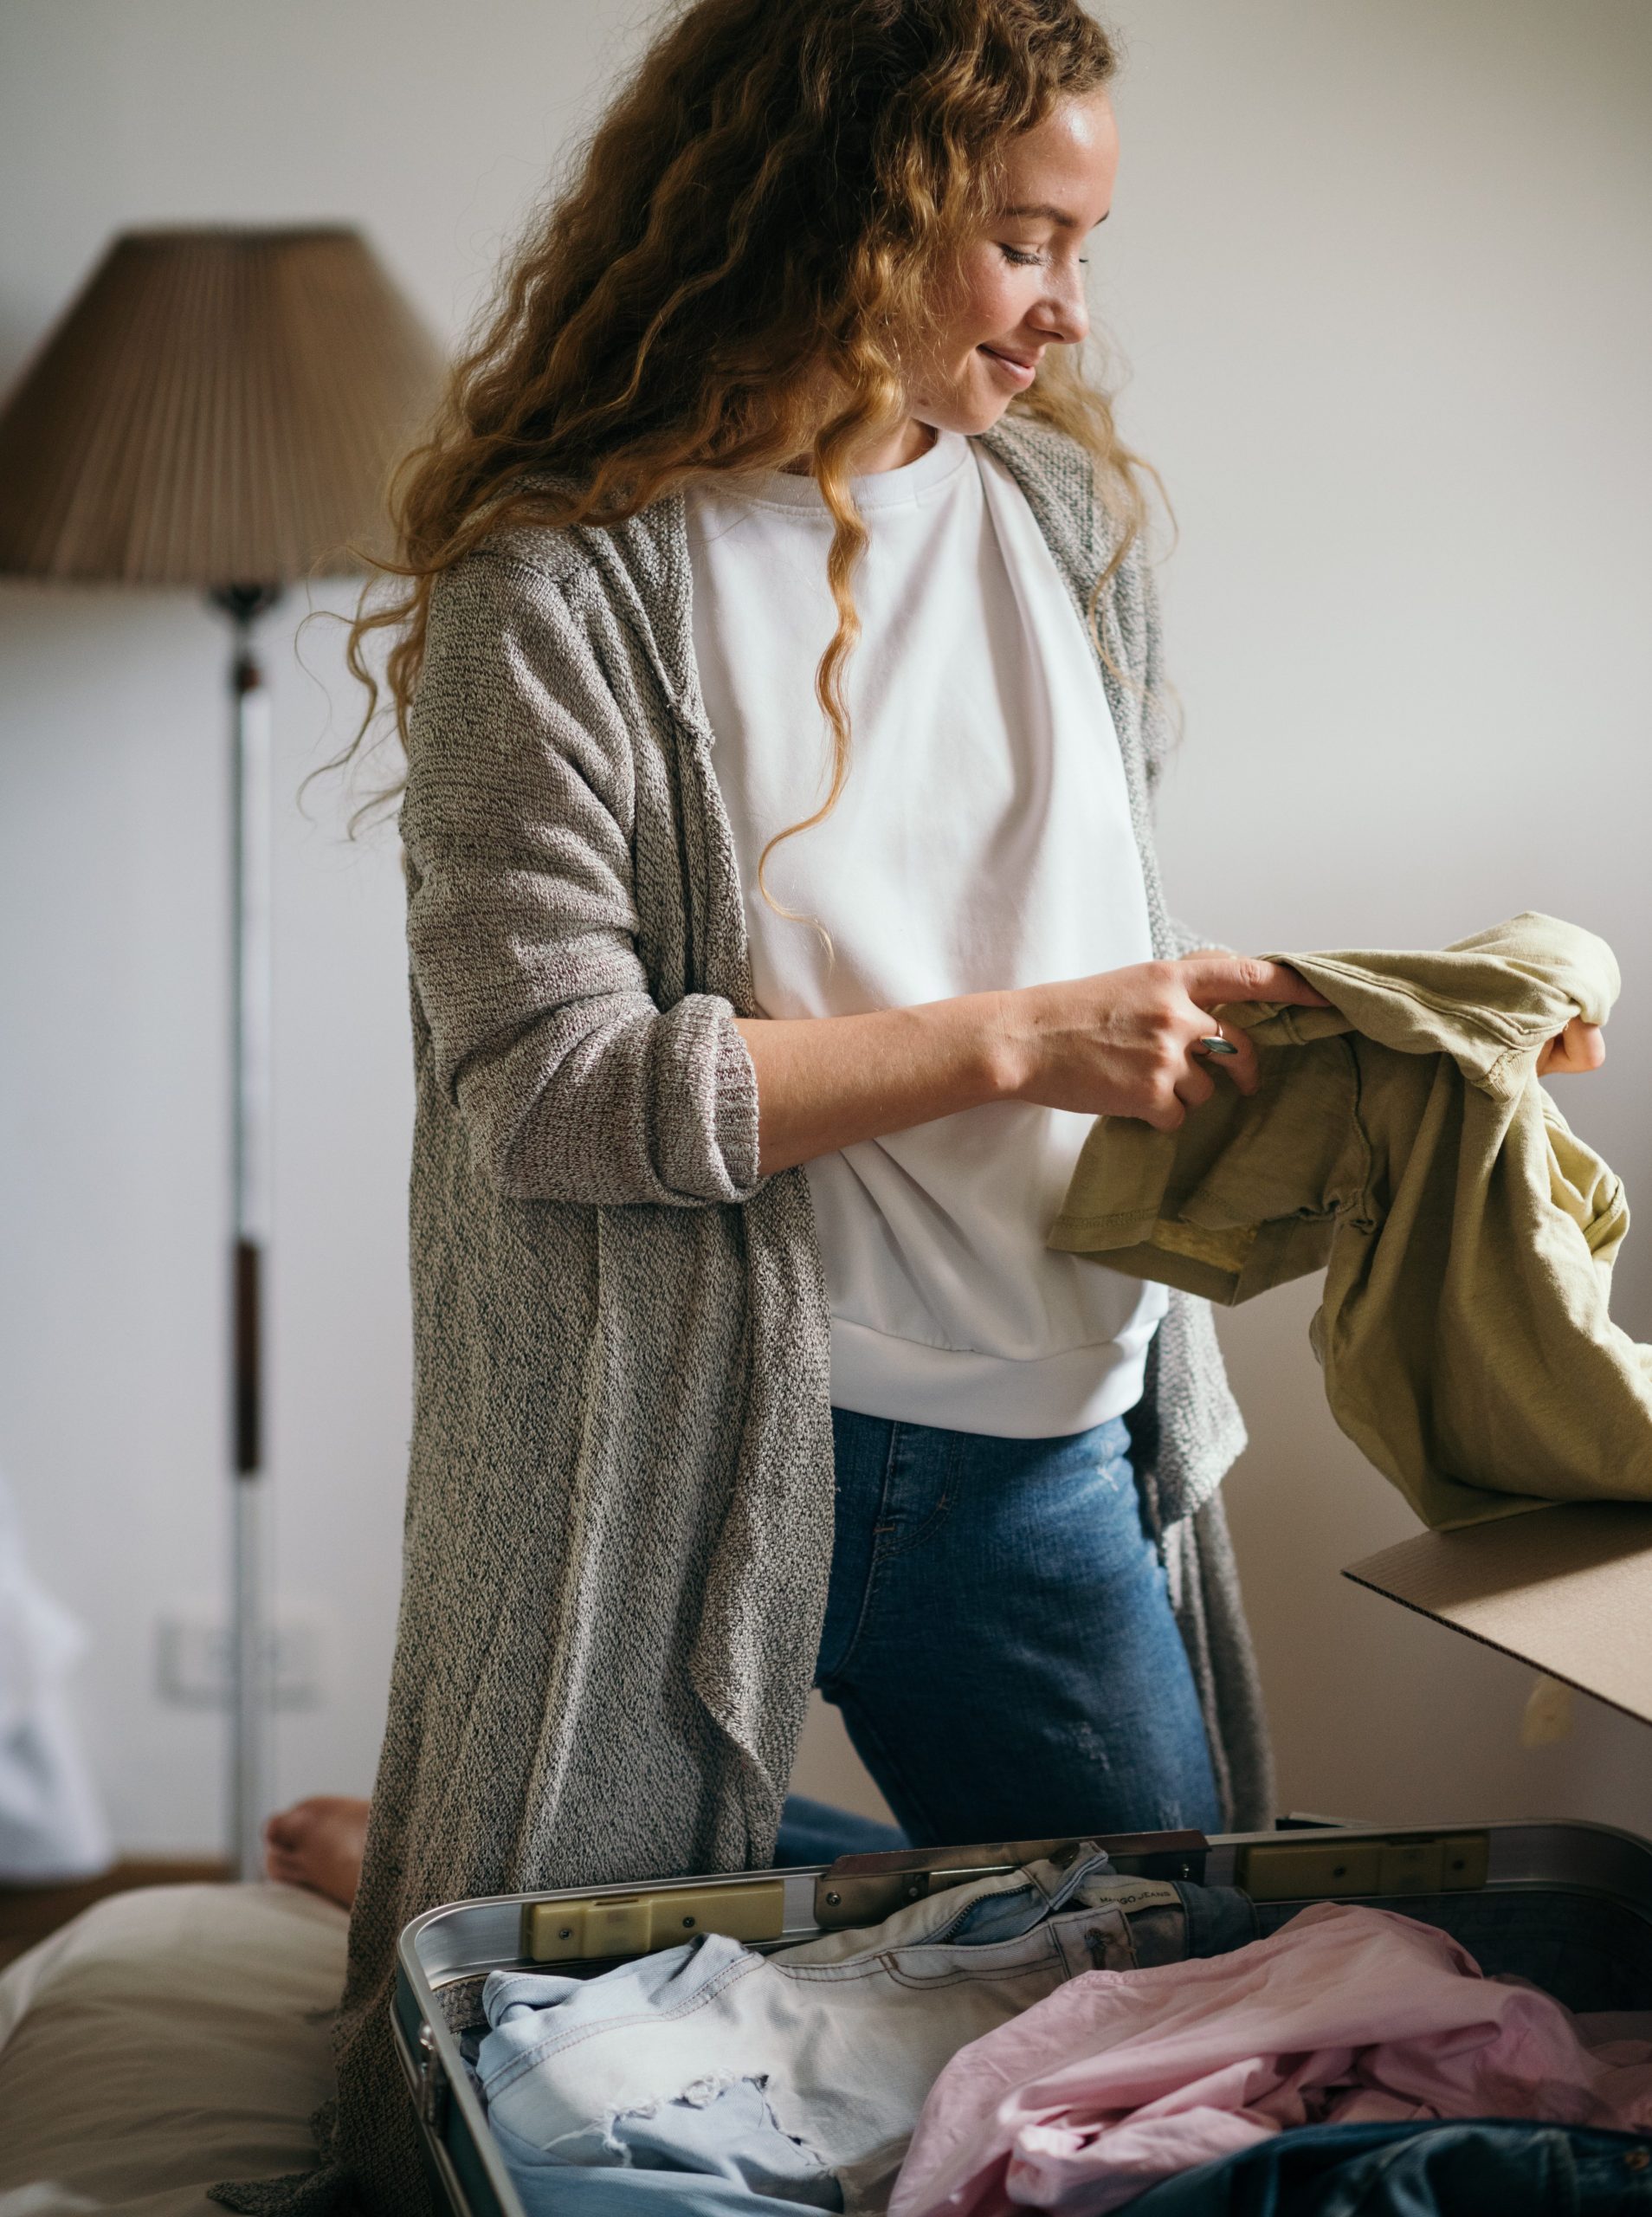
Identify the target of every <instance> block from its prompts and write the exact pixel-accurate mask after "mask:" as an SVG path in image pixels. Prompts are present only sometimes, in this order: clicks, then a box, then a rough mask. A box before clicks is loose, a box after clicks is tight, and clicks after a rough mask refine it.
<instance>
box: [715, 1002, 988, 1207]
mask: <svg viewBox="0 0 1652 2217" xmlns="http://www.w3.org/2000/svg"><path fill="white" fill-rule="evenodd" d="M1005 998H1006V997H1005V996H1004V995H1003V994H1002V993H970V994H966V995H964V996H962V997H960V998H959V999H956V1000H945V1001H930V1002H927V1003H926V1004H925V1005H923V1006H921V1007H919V1008H890V1009H875V1010H873V1011H872V1012H870V1013H868V1014H867V1015H865V1016H826V1017H802V1018H766V1017H763V1018H753V1017H746V1018H739V1019H737V1021H738V1027H739V1033H740V1037H742V1038H743V1039H744V1040H745V1045H746V1051H747V1052H748V1053H749V1054H750V1056H751V1057H752V1067H753V1069H754V1070H756V1072H757V1082H758V1145H759V1152H760V1157H761V1168H762V1173H763V1175H764V1176H765V1177H768V1176H771V1175H772V1173H774V1172H775V1171H777V1170H790V1169H791V1167H793V1165H794V1164H796V1163H799V1162H808V1161H810V1160H812V1159H813V1158H814V1157H815V1156H816V1155H821V1154H834V1153H835V1152H836V1150H837V1149H838V1148H839V1147H853V1146H854V1145H855V1143H856V1141H861V1140H870V1139H881V1137H883V1135H884V1134H886V1133H889V1132H904V1131H908V1130H910V1129H911V1128H912V1127H913V1125H914V1124H928V1123H932V1122H933V1121H935V1120H936V1118H938V1117H940V1116H950V1115H953V1114H954V1113H955V1112H956V1111H957V1110H958V1109H960V1108H980V1107H982V1106H983V1105H984V1103H985V1102H989V1101H1001V1100H1003V1099H1005V1098H1007V1097H1008V1096H1009V1095H1010V1093H1011V1092H1012V1091H1013V1089H1014V1083H1015V1079H1016V1075H1017V1072H1016V1066H1015V1063H1014V1059H1013V1057H1012V1055H1011V1052H1010V1044H1009V1041H1008V1039H1007V1037H1006V1032H1005V1025H1004V1019H1003V1002H1004V999H1005Z"/></svg>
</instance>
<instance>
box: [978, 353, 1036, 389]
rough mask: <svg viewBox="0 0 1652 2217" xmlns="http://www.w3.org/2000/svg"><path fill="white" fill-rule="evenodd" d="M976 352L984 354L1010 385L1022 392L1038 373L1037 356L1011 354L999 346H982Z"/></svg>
mask: <svg viewBox="0 0 1652 2217" xmlns="http://www.w3.org/2000/svg"><path fill="white" fill-rule="evenodd" d="M976 351H977V352H978V353H982V354H984V355H985V356H986V358H987V359H988V361H989V362H991V363H992V364H993V365H995V367H997V368H998V369H1000V370H1002V371H1003V373H1004V375H1005V377H1007V378H1009V380H1010V384H1011V385H1015V386H1016V388H1017V389H1018V390H1020V391H1024V390H1025V389H1026V387H1027V386H1028V385H1030V384H1031V383H1032V381H1033V379H1034V378H1035V377H1036V375H1037V373H1038V360H1039V358H1038V356H1037V355H1036V354H1033V355H1025V354H1010V353H1007V352H1005V351H1004V350H1003V348H1002V347H999V346H980V347H978V348H977V350H976Z"/></svg>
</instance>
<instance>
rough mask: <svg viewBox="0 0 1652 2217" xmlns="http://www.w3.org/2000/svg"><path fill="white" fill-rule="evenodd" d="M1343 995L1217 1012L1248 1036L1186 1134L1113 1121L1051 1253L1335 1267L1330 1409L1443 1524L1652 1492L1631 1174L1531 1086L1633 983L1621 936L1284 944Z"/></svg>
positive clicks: (1423, 1512)
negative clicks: (1247, 1066) (1238, 1072)
mask: <svg viewBox="0 0 1652 2217" xmlns="http://www.w3.org/2000/svg"><path fill="white" fill-rule="evenodd" d="M1277 959H1278V960H1281V961H1285V962H1288V963H1289V964H1290V965H1291V966H1292V967H1293V968H1294V969H1295V970H1297V971H1299V972H1300V973H1301V975H1302V976H1303V977H1304V978H1306V979H1307V980H1308V982H1309V983H1310V984H1311V985H1313V986H1317V987H1318V989H1319V991H1320V992H1322V993H1323V994H1324V995H1325V997H1326V999H1327V1000H1328V1001H1329V1002H1330V1003H1331V1004H1332V1005H1331V1007H1330V1008H1329V1009H1303V1008H1286V1007H1280V1006H1277V1005H1265V1004H1262V1003H1249V1004H1246V1005H1242V1006H1237V1007H1234V1008H1229V1009H1224V1010H1223V1011H1222V1012H1221V1015H1222V1020H1223V1022H1224V1023H1226V1024H1236V1025H1241V1026H1242V1027H1243V1028H1244V1029H1246V1030H1247V1031H1249V1033H1250V1036H1251V1037H1252V1039H1253V1040H1254V1041H1255V1044H1256V1049H1257V1059H1258V1063H1259V1065H1260V1073H1261V1083H1260V1085H1259V1087H1258V1089H1257V1091H1256V1093H1255V1095H1254V1096H1252V1097H1251V1098H1250V1099H1249V1100H1247V1099H1245V1098H1243V1097H1242V1096H1240V1095H1239V1094H1238V1093H1236V1091H1235V1089H1234V1088H1233V1087H1232V1086H1231V1085H1229V1084H1227V1083H1224V1082H1223V1081H1222V1080H1220V1079H1218V1081H1217V1083H1216V1092H1215V1094H1214V1096H1212V1098H1211V1099H1210V1100H1209V1101H1207V1102H1204V1103H1203V1104H1201V1105H1200V1106H1199V1107H1197V1108H1194V1109H1192V1110H1191V1111H1190V1113H1189V1115H1188V1117H1187V1120H1186V1121H1185V1123H1184V1125H1183V1126H1182V1128H1181V1129H1180V1130H1179V1131H1177V1132H1157V1131H1154V1130H1153V1129H1152V1127H1151V1126H1150V1125H1148V1124H1145V1123H1141V1122H1139V1121H1135V1120H1133V1119H1130V1118H1125V1117H1102V1118H1101V1119H1100V1121H1098V1122H1097V1124H1096V1126H1095V1128H1094V1130H1093V1131H1092V1132H1091V1134H1090V1136H1089V1139H1088V1141H1087V1142H1086V1145H1085V1148H1084V1152H1083V1154H1082V1155H1081V1158H1080V1160H1079V1163H1078V1167H1077V1169H1076V1170H1075V1171H1074V1175H1073V1182H1072V1185H1071V1186H1070V1188H1069V1190H1068V1195H1067V1200H1066V1203H1065V1205H1064V1207H1063V1210H1062V1214H1061V1216H1060V1217H1059V1218H1057V1219H1056V1222H1055V1226H1054V1228H1053V1230H1052V1231H1051V1232H1050V1235H1049V1244H1050V1245H1051V1246H1052V1247H1059V1248H1063V1249H1066V1250H1068V1251H1069V1252H1072V1253H1076V1254H1083V1255H1093V1256H1094V1257H1095V1258H1096V1259H1097V1261H1098V1262H1100V1263H1103V1264H1106V1265H1107V1267H1108V1268H1110V1269H1112V1270H1123V1271H1125V1272H1126V1273H1127V1274H1128V1275H1129V1276H1131V1277H1140V1278H1154V1279H1158V1281H1160V1282H1161V1283H1164V1284H1166V1285H1173V1286H1180V1287H1182V1288H1183V1289H1184V1290H1185V1291H1187V1292H1190V1293H1195V1294H1201V1295H1203V1296H1204V1297H1205V1299H1207V1300H1209V1301H1219V1302H1239V1301H1249V1300H1250V1299H1251V1298H1252V1296H1254V1295H1255V1294H1259V1293H1265V1292H1266V1291H1267V1290H1268V1287H1270V1286H1275V1285H1282V1284H1283V1283H1285V1282H1286V1281H1287V1279H1290V1278H1297V1277H1304V1276H1306V1275H1307V1273H1308V1272H1309V1271H1311V1270H1319V1269H1320V1268H1321V1267H1322V1266H1324V1267H1325V1268H1326V1283H1325V1297H1324V1300H1323V1302H1321V1304H1320V1310H1319V1313H1318V1315H1316V1316H1315V1317H1314V1320H1313V1327H1312V1330H1311V1332H1310V1338H1311V1340H1312V1342H1313V1349H1314V1352H1315V1354H1317V1355H1318V1356H1319V1358H1320V1366H1321V1368H1322V1370H1323V1372H1324V1376H1325V1390H1326V1399H1328V1400H1329V1402H1330V1405H1331V1410H1332V1413H1333V1415H1334V1416H1335V1418H1336V1419H1337V1422H1338V1423H1339V1425H1341V1426H1342V1429H1343V1430H1344V1431H1345V1432H1346V1433H1347V1435H1348V1437H1349V1438H1351V1439H1352V1440H1353V1441H1354V1442H1355V1443H1356V1444H1357V1445H1358V1446H1359V1447H1360V1449H1361V1450H1362V1451H1364V1452H1365V1454H1366V1455H1367V1456H1368V1457H1369V1458H1371V1461H1372V1462H1373V1463H1374V1464H1376V1465H1377V1467H1378V1470H1382V1471H1384V1473H1385V1474H1386V1475H1387V1476H1388V1477H1390V1478H1391V1479H1392V1480H1393V1482H1394V1483H1395V1484H1396V1485H1397V1487H1398V1488H1399V1490H1400V1491H1401V1492H1402V1493H1403V1494H1404V1496H1405V1498H1406V1499H1407V1500H1408V1501H1409V1502H1410V1504H1411V1506H1412V1507H1413V1508H1414V1509H1416V1513H1417V1515H1418V1516H1421V1517H1422V1518H1423V1522H1425V1523H1428V1524H1430V1525H1434V1526H1436V1527H1439V1526H1450V1525H1456V1524H1472V1523H1477V1522H1480V1521H1481V1519H1482V1518H1485V1517H1489V1516H1507V1515H1510V1514H1511V1513H1512V1512H1513V1511H1514V1510H1516V1509H1529V1508H1533V1507H1534V1506H1535V1505H1536V1503H1537V1502H1538V1501H1593V1500H1646V1499H1652V1348H1642V1347H1638V1346H1637V1345H1636V1343H1635V1342H1634V1341H1632V1340H1630V1339H1629V1336H1628V1335H1627V1334H1625V1333H1624V1332H1623V1331H1621V1330H1620V1329H1619V1328H1617V1325H1615V1324H1614V1323H1613V1322H1612V1321H1611V1319H1610V1315H1609V1314H1608V1309H1607V1304H1608V1302H1609V1299H1610V1289H1611V1265H1612V1258H1613V1257H1614V1255H1615V1254H1616V1253H1617V1248H1618V1246H1619V1244H1620V1243H1621V1242H1622V1240H1623V1234H1624V1232H1625V1231H1627V1229H1628V1227H1629V1210H1628V1207H1627V1205H1626V1204H1625V1201H1624V1198H1623V1186H1622V1185H1621V1184H1620V1183H1619V1181H1618V1180H1617V1178H1615V1177H1614V1176H1613V1174H1612V1173H1611V1172H1610V1170H1609V1169H1608V1168H1607V1167H1606V1165H1605V1164H1604V1162H1602V1161H1601V1160H1600V1158H1599V1157H1598V1156H1597V1155H1596V1154H1593V1153H1592V1152H1591V1149H1590V1148H1588V1147H1585V1146H1584V1143H1583V1141H1581V1140H1579V1139H1578V1138H1577V1137H1576V1136H1575V1135H1574V1134H1573V1133H1572V1132H1571V1130H1570V1129H1569V1128H1567V1126H1566V1124H1565V1121H1564V1120H1563V1118H1562V1117H1561V1116H1560V1115H1559V1113H1558V1110H1557V1109H1556V1108H1555V1107H1554V1105H1553V1103H1552V1102H1551V1101H1550V1099H1549V1097H1548V1096H1547V1095H1546V1093H1545V1091H1544V1089H1543V1088H1542V1087H1541V1086H1540V1085H1539V1083H1538V1080H1537V1058H1538V1055H1539V1050H1541V1048H1542V1047H1543V1044H1544V1043H1545V1042H1546V1040H1548V1039H1551V1038H1552V1037H1554V1035H1555V1034H1556V1033H1557V1032H1558V1031H1560V1030H1561V1029H1562V1028H1563V1027H1564V1026H1565V1024H1566V1023H1567V1022H1568V1021H1569V1019H1570V1018H1572V1017H1574V1016H1582V1017H1584V1018H1586V1019H1587V1020H1588V1021H1589V1022H1590V1023H1591V1024H1601V1023H1604V1021H1605V1018H1606V1016H1607V1014H1608V1012H1609V1011H1610V1008H1611V1005H1612V1003H1613V1001H1614V1000H1615V999H1617V989H1618V974H1617V962H1616V961H1615V960H1614V959H1613V956H1612V952H1611V949H1610V947H1607V946H1606V944H1605V943H1604V940H1598V939H1597V938H1596V937H1595V936H1594V934H1592V933H1590V932H1585V931H1580V930H1579V929H1578V928H1577V927H1576V926H1575V925H1572V924H1565V923H1560V922H1558V921H1556V920H1555V919H1554V918H1553V917H1552V916H1540V915H1530V914H1528V915H1520V916H1516V917H1515V918H1514V919H1513V921H1512V922H1509V923H1507V924H1499V925H1497V926H1496V927H1495V928H1494V929H1492V930H1490V931H1487V932H1481V933H1480V934H1478V935H1477V936H1476V937H1475V938H1473V939H1467V940H1459V941H1458V943H1457V944H1456V945H1455V947H1446V948H1445V949H1444V950H1443V951H1442V952H1441V953H1400V954H1391V953H1339V954H1287V955H1282V956H1280V957H1279V958H1277Z"/></svg>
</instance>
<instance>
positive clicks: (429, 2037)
mask: <svg viewBox="0 0 1652 2217" xmlns="http://www.w3.org/2000/svg"><path fill="white" fill-rule="evenodd" d="M417 2102H418V2110H419V2117H420V2121H421V2122H422V2123H425V2124H428V2125H429V2128H430V2130H431V2131H432V2132H436V2133H439V2132H440V2131H441V2130H442V2126H443V2125H444V2124H445V2123H447V2120H448V2074H447V2072H445V2071H444V2070H443V2069H442V2058H441V2057H440V2056H439V2055H438V2054H437V2053H436V2034H435V2033H434V2032H432V2031H431V2029H430V2027H429V2025H421V2026H419V2080H418V2091H417Z"/></svg>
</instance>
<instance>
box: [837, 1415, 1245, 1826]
mask: <svg viewBox="0 0 1652 2217" xmlns="http://www.w3.org/2000/svg"><path fill="white" fill-rule="evenodd" d="M832 1432H833V1438H834V1442H835V1445H836V1515H837V1530H836V1545H835V1547H834V1548H833V1554H832V1575H831V1587H830V1593H829V1599H828V1601H827V1607H826V1622H825V1627H824V1630H823V1633H822V1637H821V1644H820V1656H819V1660H818V1663H817V1664H816V1674H815V1676H816V1684H817V1685H818V1686H819V1688H820V1690H821V1691H822V1693H823V1695H824V1696H825V1697H826V1699H827V1700H828V1701H829V1702H830V1703H833V1705H834V1706H835V1707H836V1708H837V1709H839V1710H842V1715H843V1721H844V1723H845V1724H846V1725H847V1726H848V1728H849V1737H850V1738H851V1739H852V1740H853V1742H855V1748H856V1749H857V1750H858V1752H859V1754H860V1756H861V1761H863V1762H864V1763H865V1765H866V1767H867V1768H868V1770H869V1771H870V1772H871V1774H872V1775H873V1777H874V1779H875V1780H876V1781H877V1783H878V1786H879V1787H880V1788H881V1792H882V1794H883V1796H884V1799H885V1800H887V1802H888V1804H889V1807H890V1808H891V1809H892V1810H893V1811H894V1815H895V1818H896V1819H897V1821H898V1822H899V1823H900V1826H901V1828H902V1830H903V1831H904V1832H906V1833H907V1837H908V1838H909V1839H911V1840H912V1841H913V1843H914V1844H915V1845H923V1846H935V1845H958V1844H961V1843H964V1842H967V1841H975V1840H991V1839H1055V1838H1057V1837H1068V1836H1082V1835H1085V1834H1094V1833H1097V1832H1158V1831H1166V1830H1175V1829H1178V1828H1179V1827H1181V1826H1198V1827H1201V1828H1203V1829H1204V1830H1206V1831H1213V1830H1215V1829H1216V1826H1218V1824H1219V1822H1220V1812H1219V1809H1218V1807H1217V1801H1216V1781H1215V1778H1214V1776H1213V1775H1212V1773H1211V1768H1210V1748H1209V1746H1208V1744H1207V1742H1206V1740H1205V1735H1204V1721H1203V1718H1202V1716H1201V1715H1200V1711H1199V1704H1198V1697H1197V1694H1196V1692H1195V1690H1194V1686H1193V1678H1192V1673H1191V1671H1190V1670H1189V1667H1188V1662H1187V1655H1186V1651H1185V1650H1184V1647H1183V1645H1182V1640H1181V1635H1180V1633H1179V1632H1178V1631H1177V1628H1176V1622H1175V1619H1174V1618H1173V1617H1172V1615H1171V1606H1170V1596H1169V1593H1168V1590H1167V1588H1166V1586H1165V1574H1164V1570H1163V1568H1162V1567H1161V1565H1160V1563H1159V1561H1158V1551H1157V1549H1156V1548H1155V1547H1154V1545H1153V1542H1152V1539H1151V1538H1150V1537H1149V1535H1148V1534H1147V1532H1146V1530H1145V1527H1144V1524H1143V1520H1142V1514H1141V1506H1140V1501H1139V1496H1138V1493H1137V1489H1136V1482H1135V1474H1134V1472H1133V1470H1132V1469H1131V1465H1130V1460H1129V1435H1128V1433H1127V1432H1126V1429H1125V1426H1124V1424H1123V1422H1122V1421H1121V1420H1114V1421H1113V1423H1110V1424H1104V1425H1097V1426H1096V1427H1095V1429H1094V1431H1092V1432H1077V1433H1074V1434H1073V1435H1071V1436H1070V1437H1068V1438H1061V1439H994V1438H984V1437H983V1436H982V1435H980V1434H978V1433H974V1432H945V1431H941V1430H939V1428H937V1427H935V1426H933V1425H914V1424H892V1423H888V1422H886V1421H885V1419H882V1418H881V1417H866V1416H859V1415H855V1414H854V1413H852V1412H849V1411H848V1410H844V1409H834V1410H833V1412H832Z"/></svg>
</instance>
